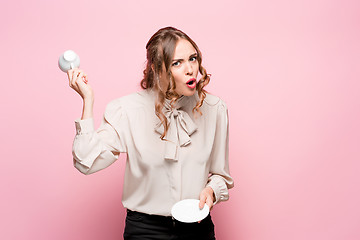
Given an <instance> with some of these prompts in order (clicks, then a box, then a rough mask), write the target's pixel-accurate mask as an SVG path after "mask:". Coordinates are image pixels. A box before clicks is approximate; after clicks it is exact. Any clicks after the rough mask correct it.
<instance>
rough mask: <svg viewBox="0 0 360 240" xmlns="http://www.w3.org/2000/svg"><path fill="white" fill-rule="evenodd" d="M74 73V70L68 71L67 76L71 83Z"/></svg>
mask: <svg viewBox="0 0 360 240" xmlns="http://www.w3.org/2000/svg"><path fill="white" fill-rule="evenodd" d="M73 71H74V70H72V69H69V70H68V71H67V76H68V78H69V80H70V81H71V80H72V75H73Z"/></svg>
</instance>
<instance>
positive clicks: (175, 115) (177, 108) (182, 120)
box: [155, 96, 197, 161]
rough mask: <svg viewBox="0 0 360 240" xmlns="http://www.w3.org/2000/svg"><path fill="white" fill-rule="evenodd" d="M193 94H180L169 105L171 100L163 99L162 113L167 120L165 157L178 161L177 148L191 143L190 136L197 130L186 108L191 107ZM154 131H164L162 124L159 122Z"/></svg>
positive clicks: (160, 132) (161, 132)
mask: <svg viewBox="0 0 360 240" xmlns="http://www.w3.org/2000/svg"><path fill="white" fill-rule="evenodd" d="M193 99H196V98H195V97H194V96H181V97H180V98H179V99H178V100H177V101H176V102H175V103H174V104H173V105H174V107H172V106H171V104H170V102H171V100H169V99H165V102H164V108H163V113H164V114H165V117H166V118H167V120H168V126H169V128H168V131H167V133H166V136H165V137H164V140H165V141H166V143H165V159H170V160H173V161H178V159H179V158H178V150H179V148H180V147H185V146H187V145H189V144H190V143H191V138H190V136H191V135H192V134H193V133H194V132H195V131H196V130H197V126H196V124H195V123H194V121H193V120H192V119H191V117H190V116H189V114H188V113H187V112H186V111H185V108H186V109H189V108H190V109H192V108H193V106H189V104H190V105H192V104H193V101H192V100H193ZM155 131H156V132H158V133H159V134H163V133H164V126H163V125H162V124H161V123H160V122H159V123H158V124H157V125H156V127H155Z"/></svg>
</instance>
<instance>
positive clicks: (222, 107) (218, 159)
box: [206, 101, 234, 204]
mask: <svg viewBox="0 0 360 240" xmlns="http://www.w3.org/2000/svg"><path fill="white" fill-rule="evenodd" d="M206 186H210V187H211V188H212V189H213V190H214V193H215V198H216V200H215V203H214V204H216V203H218V202H220V201H226V200H228V199H229V191H228V190H229V189H230V188H232V187H233V186H234V182H233V179H232V177H231V176H230V171H229V120H228V111H227V106H226V104H225V103H224V102H223V101H221V102H220V103H219V106H218V112H217V120H216V133H215V140H214V146H213V148H212V152H211V165H210V177H209V179H208V183H207V185H206Z"/></svg>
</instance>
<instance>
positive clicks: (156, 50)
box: [140, 27, 211, 140]
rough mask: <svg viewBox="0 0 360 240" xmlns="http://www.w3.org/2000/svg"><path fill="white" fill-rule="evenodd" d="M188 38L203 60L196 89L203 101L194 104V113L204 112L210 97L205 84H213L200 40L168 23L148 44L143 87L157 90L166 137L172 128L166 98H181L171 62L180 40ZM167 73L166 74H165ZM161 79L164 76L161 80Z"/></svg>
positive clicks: (141, 83)
mask: <svg viewBox="0 0 360 240" xmlns="http://www.w3.org/2000/svg"><path fill="white" fill-rule="evenodd" d="M181 38H182V39H185V40H187V41H189V42H190V43H191V44H192V46H193V47H194V48H195V50H196V52H197V56H198V57H197V61H198V63H199V72H200V74H201V75H202V77H201V79H200V80H199V82H198V84H197V85H196V91H197V94H198V96H199V101H198V102H197V103H196V105H195V107H194V108H193V114H195V112H198V113H199V114H200V115H202V113H201V111H200V110H199V108H200V107H201V106H202V104H203V101H204V99H205V97H206V93H207V92H206V90H204V87H205V86H206V85H208V84H209V81H210V76H211V75H210V74H207V72H206V70H205V68H204V67H203V66H202V65H201V62H202V55H201V52H200V50H199V48H198V46H197V45H196V43H195V42H194V41H193V40H192V39H191V38H190V37H189V36H188V35H186V34H185V33H184V32H182V31H180V30H179V29H176V28H174V27H165V28H161V29H159V30H158V31H157V32H156V33H155V34H154V35H153V36H152V37H151V38H150V40H149V41H148V43H147V44H146V67H145V70H144V77H143V79H142V80H141V82H140V85H141V87H142V88H143V89H148V88H149V89H153V90H155V92H156V93H157V99H156V101H155V114H156V116H157V117H158V118H159V119H160V121H161V124H162V125H163V126H164V133H163V134H162V135H161V139H162V140H164V137H165V136H166V133H167V131H168V121H167V119H166V117H165V115H164V113H163V111H162V110H163V107H164V102H165V98H167V99H171V101H170V103H171V104H172V106H173V103H175V102H176V101H177V99H178V98H179V97H180V96H179V95H178V94H177V93H176V92H175V88H176V85H175V81H174V77H173V76H172V73H171V63H172V60H173V57H174V52H175V47H176V43H177V41H178V40H179V39H181ZM163 75H165V76H163ZM160 79H161V80H160ZM164 79H165V81H166V82H167V83H168V84H167V88H166V89H162V88H161V86H163V84H164V83H161V81H164Z"/></svg>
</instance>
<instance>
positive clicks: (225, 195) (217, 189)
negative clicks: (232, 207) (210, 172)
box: [206, 176, 229, 205]
mask: <svg viewBox="0 0 360 240" xmlns="http://www.w3.org/2000/svg"><path fill="white" fill-rule="evenodd" d="M206 186H207V187H211V188H212V189H213V191H214V194H215V202H214V205H215V204H217V203H218V202H221V201H226V200H228V199H229V190H228V189H227V187H226V184H225V182H224V181H223V180H222V179H221V178H220V177H217V176H211V177H210V180H209V182H208V184H207V185H206Z"/></svg>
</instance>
